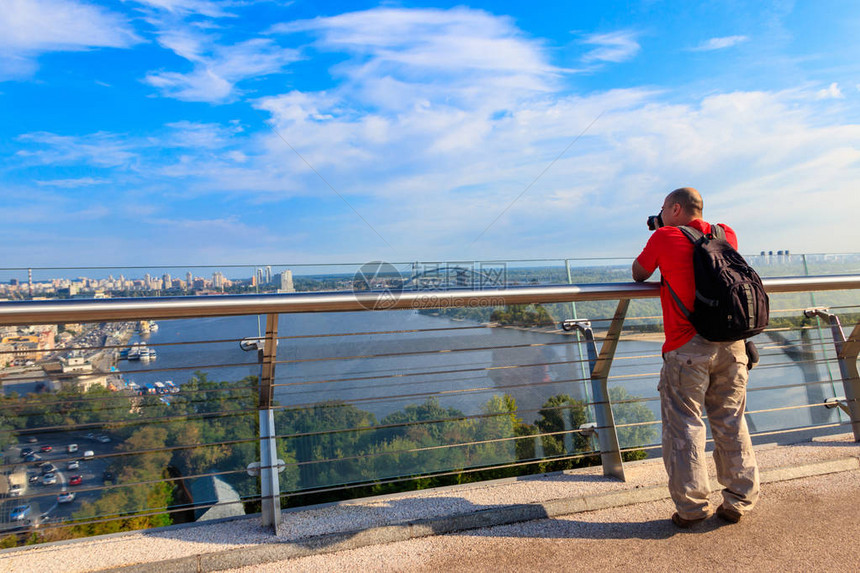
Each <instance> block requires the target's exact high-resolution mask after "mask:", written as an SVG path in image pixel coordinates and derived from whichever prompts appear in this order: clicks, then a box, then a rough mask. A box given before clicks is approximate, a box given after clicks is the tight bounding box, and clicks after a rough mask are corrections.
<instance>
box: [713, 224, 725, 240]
mask: <svg viewBox="0 0 860 573" xmlns="http://www.w3.org/2000/svg"><path fill="white" fill-rule="evenodd" d="M711 235H713V236H714V238H715V239H720V240H721V241H725V240H726V231H725V230H724V229H723V228H722V227H720V226H719V225H711Z"/></svg>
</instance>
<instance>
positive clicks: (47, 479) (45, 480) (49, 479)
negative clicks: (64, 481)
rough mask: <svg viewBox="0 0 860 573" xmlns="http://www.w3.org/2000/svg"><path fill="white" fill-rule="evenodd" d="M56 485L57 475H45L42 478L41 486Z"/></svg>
mask: <svg viewBox="0 0 860 573" xmlns="http://www.w3.org/2000/svg"><path fill="white" fill-rule="evenodd" d="M55 483H57V474H45V475H43V476H42V485H54V484H55Z"/></svg>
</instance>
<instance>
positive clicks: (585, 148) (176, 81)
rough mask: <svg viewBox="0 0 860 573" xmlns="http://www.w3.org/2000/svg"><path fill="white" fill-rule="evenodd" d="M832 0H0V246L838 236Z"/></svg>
mask: <svg viewBox="0 0 860 573" xmlns="http://www.w3.org/2000/svg"><path fill="white" fill-rule="evenodd" d="M320 4H322V6H321V5H320ZM857 30H860V6H858V5H857V3H856V2H836V1H821V2H802V3H801V2H797V3H795V2H743V1H724V2H721V1H712V2H702V3H694V2H669V1H659V0H643V1H639V2H636V1H628V2H566V3H563V2H542V1H535V2H529V3H522V2H492V3H491V2H471V3H468V4H466V3H446V2H382V3H379V2H349V3H345V2H327V3H319V2H305V1H302V0H297V1H294V2H279V1H262V2H254V1H251V0H236V1H225V2H210V1H207V0H125V1H116V2H98V3H96V2H85V1H82V0H4V1H3V10H0V51H2V52H0V53H2V58H0V114H2V116H0V117H2V121H0V260H2V261H3V262H2V266H4V267H19V266H23V267H27V266H67V265H68V266H95V265H99V266H123V265H152V266H158V265H190V264H200V265H218V264H238V263H248V264H289V263H328V262H341V261H348V262H361V261H368V260H376V259H382V260H390V261H408V260H474V259H514V258H552V257H559V258H564V257H612V256H619V257H624V256H630V257H633V256H635V255H636V254H638V252H639V250H640V249H641V246H642V245H643V244H644V242H645V241H646V240H647V238H648V231H647V230H646V228H645V224H644V221H645V218H646V216H647V215H649V214H653V213H655V212H656V211H657V210H658V209H659V207H660V205H661V204H662V199H663V197H664V196H665V194H666V193H667V192H668V191H670V190H671V189H673V188H675V187H679V186H683V185H692V186H695V187H697V188H698V189H699V190H700V191H701V192H702V193H703V195H704V197H705V206H706V208H705V215H706V219H708V220H712V221H714V222H716V221H724V222H727V223H729V224H730V225H732V226H733V227H735V229H736V230H737V231H738V234H739V236H740V241H741V250H742V251H743V252H745V253H757V252H759V251H761V250H777V249H790V250H791V251H793V252H797V253H800V252H816V253H818V252H849V251H858V250H860V249H858V244H860V241H858V239H860V231H858V225H857V215H858V207H860V198H858V192H857V181H860V105H859V104H860V62H858V60H857V54H858V53H860V39H858V34H857Z"/></svg>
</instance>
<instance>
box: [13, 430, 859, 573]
mask: <svg viewBox="0 0 860 573" xmlns="http://www.w3.org/2000/svg"><path fill="white" fill-rule="evenodd" d="M757 454H758V458H759V464H760V467H761V469H762V481H763V483H764V486H763V495H762V500H761V503H760V505H759V507H758V508H757V509H756V511H755V512H754V513H753V514H751V515H750V516H748V517H747V518H745V519H744V520H743V521H742V522H741V523H740V524H737V525H731V526H728V525H723V524H722V522H720V521H719V520H717V519H716V518H712V519H711V520H708V521H706V522H704V523H703V524H701V525H700V526H699V527H697V528H696V529H695V530H693V531H679V530H677V529H675V527H674V526H673V525H672V524H671V523H669V521H668V517H669V515H670V514H671V512H672V506H671V502H670V501H669V500H668V491H667V490H666V487H665V485H664V481H665V472H664V470H663V468H662V463H661V462H660V461H659V460H646V461H643V462H636V463H633V464H628V465H627V466H626V470H627V478H628V481H627V482H624V483H622V482H618V481H614V480H612V479H607V478H604V477H603V476H602V473H601V469H600V468H586V469H583V470H576V471H570V472H564V473H556V474H548V475H544V476H539V477H530V478H520V479H512V480H500V481H496V482H490V483H483V484H471V485H468V486H456V487H452V488H444V489H437V490H430V491H425V492H417V493H411V494H400V495H396V496H386V497H381V498H373V499H365V500H358V501H352V502H345V503H340V504H335V505H328V506H324V507H316V508H310V509H304V510H297V511H287V512H285V513H284V523H285V526H284V527H283V530H282V532H281V534H280V535H279V536H278V537H277V538H276V537H273V536H272V535H271V534H270V533H269V532H268V531H267V530H265V529H264V528H262V527H261V525H260V522H259V518H258V517H248V518H245V519H240V520H232V521H229V522H219V523H209V524H200V525H194V526H182V527H173V528H165V529H162V530H151V531H148V532H134V533H126V534H118V535H114V536H105V537H101V538H94V539H85V540H78V541H73V542H65V543H58V544H52V545H43V546H35V547H28V548H19V549H13V550H4V551H3V552H2V553H0V561H2V564H3V569H4V570H8V571H16V572H26V571H39V572H43V571H51V570H54V571H64V572H72V571H96V570H104V569H111V568H123V570H128V571H134V570H141V571H152V570H158V571H159V572H166V571H197V570H201V571H212V570H216V569H232V570H242V571H248V572H250V571H262V570H268V571H281V570H291V571H292V570H307V571H311V570H313V571H320V570H324V571H325V570H330V571H335V570H337V571H344V570H355V571H403V570H409V571H421V570H437V571H438V570H489V569H493V570H494V571H508V570H509V571H515V570H516V571H520V570H536V569H540V570H548V571H561V570H565V571H570V570H580V569H582V570H585V569H588V570H596V571H603V570H637V571H641V570H648V571H662V570H667V571H668V570H679V569H683V570H700V569H706V568H707V569H713V568H715V567H719V566H720V565H724V566H725V568H727V569H729V568H731V569H733V570H753V569H755V570H757V571H770V570H773V571H776V570H779V571H793V570H804V571H809V570H828V571H842V570H844V571H849V570H850V571H853V570H856V564H857V563H860V544H858V543H857V539H860V518H858V517H857V515H858V503H859V502H860V444H857V443H855V442H854V441H853V436H852V435H850V434H845V435H841V436H833V437H827V438H818V439H816V440H814V441H810V442H802V443H799V444H794V445H790V446H778V447H777V446H769V445H763V446H759V447H758V448H757ZM712 471H713V468H712ZM712 475H713V474H712ZM715 487H716V484H715ZM718 498H719V495H718V494H716V493H715V494H714V501H716V500H718ZM443 533H450V535H444V536H440V535H439V534H443ZM335 552H337V553H335ZM243 566H244V567H245V568H244V569H242V567H243Z"/></svg>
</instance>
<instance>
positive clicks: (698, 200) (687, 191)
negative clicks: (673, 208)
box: [666, 187, 704, 219]
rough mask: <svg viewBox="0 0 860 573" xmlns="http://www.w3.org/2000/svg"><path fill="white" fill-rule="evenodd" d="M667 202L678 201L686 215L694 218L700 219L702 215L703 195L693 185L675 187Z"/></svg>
mask: <svg viewBox="0 0 860 573" xmlns="http://www.w3.org/2000/svg"><path fill="white" fill-rule="evenodd" d="M666 203H667V204H669V205H671V204H673V203H677V204H678V205H680V206H681V210H682V211H683V212H684V215H686V216H688V217H691V218H693V219H698V218H700V217H701V216H702V208H703V207H704V205H703V204H702V196H701V195H699V192H698V191H696V190H695V189H693V188H692V187H681V188H680V189H675V190H674V191H672V192H671V193H669V195H667V196H666Z"/></svg>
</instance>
